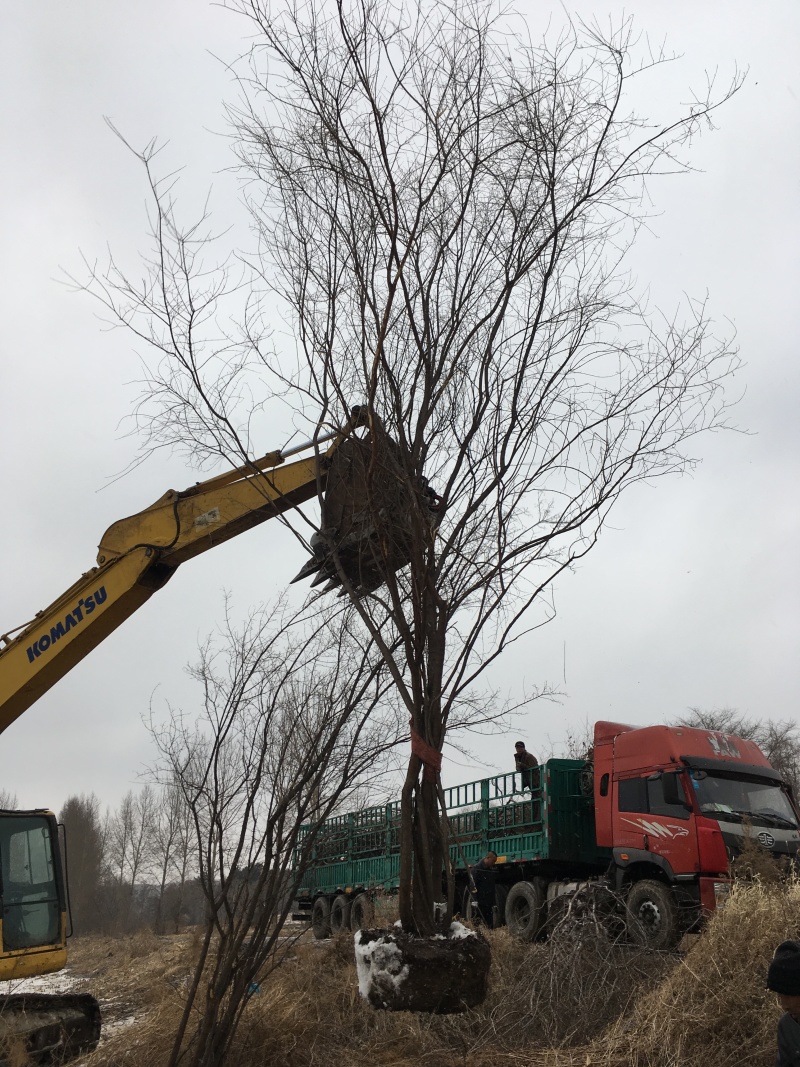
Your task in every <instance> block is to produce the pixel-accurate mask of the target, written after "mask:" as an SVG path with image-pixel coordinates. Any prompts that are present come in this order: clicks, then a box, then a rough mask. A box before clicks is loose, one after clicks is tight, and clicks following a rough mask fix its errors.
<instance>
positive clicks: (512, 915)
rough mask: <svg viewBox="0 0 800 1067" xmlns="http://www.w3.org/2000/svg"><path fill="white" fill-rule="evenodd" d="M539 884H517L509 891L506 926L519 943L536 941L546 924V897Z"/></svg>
mask: <svg viewBox="0 0 800 1067" xmlns="http://www.w3.org/2000/svg"><path fill="white" fill-rule="evenodd" d="M537 882H538V880H537ZM537 882H515V883H514V884H513V885H512V886H511V888H510V889H509V891H508V898H507V899H506V926H508V932H509V933H510V934H511V936H512V937H515V938H516V939H517V940H518V941H534V940H535V939H536V935H537V934H538V933H539V931H540V930H541V928H542V923H543V922H544V911H545V895H544V893H543V891H542V887H541V885H539V884H537Z"/></svg>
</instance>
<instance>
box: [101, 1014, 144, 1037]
mask: <svg viewBox="0 0 800 1067" xmlns="http://www.w3.org/2000/svg"><path fill="white" fill-rule="evenodd" d="M135 1022H136V1016H135V1015H126V1016H125V1017H124V1018H122V1019H112V1020H111V1021H110V1022H105V1021H104V1022H103V1026H102V1028H101V1031H100V1040H101V1041H104V1040H105V1039H106V1038H107V1037H111V1035H112V1034H113V1033H116V1032H117V1031H119V1030H127V1029H128V1027H130V1026H133V1024H134V1023H135Z"/></svg>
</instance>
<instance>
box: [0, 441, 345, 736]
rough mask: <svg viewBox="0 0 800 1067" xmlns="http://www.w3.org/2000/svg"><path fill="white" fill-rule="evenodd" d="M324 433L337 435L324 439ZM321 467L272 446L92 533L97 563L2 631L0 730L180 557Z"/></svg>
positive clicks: (306, 487) (321, 481)
mask: <svg viewBox="0 0 800 1067" xmlns="http://www.w3.org/2000/svg"><path fill="white" fill-rule="evenodd" d="M332 436H335V437H337V438H339V437H340V435H339V434H336V435H329V437H328V438H325V439H324V440H329V439H330V437H332ZM333 447H334V448H335V445H334V446H333ZM331 450H332V449H331ZM326 466H327V459H326V457H325V456H324V455H323V456H322V457H319V458H317V456H315V455H312V456H311V457H310V458H306V459H301V460H297V461H295V462H293V463H285V462H284V456H283V454H281V453H280V452H272V453H269V454H268V455H266V456H264V457H263V458H262V459H260V460H257V461H255V462H254V463H252V464H249V465H247V466H246V467H241V468H239V469H237V470H234V471H231V472H230V473H227V474H223V475H219V476H218V477H215V478H210V479H208V480H207V481H205V482H198V483H197V485H194V486H192V487H191V488H190V489H187V490H185V491H183V492H176V491H174V490H170V491H169V492H167V493H165V494H164V496H162V497H161V498H160V499H159V500H157V501H156V502H155V503H154V504H152V505H151V506H150V507H148V508H145V509H144V511H140V512H138V513H137V514H135V515H131V516H129V517H128V518H126V519H121V520H120V521H118V522H115V523H114V524H113V525H112V526H110V527H109V529H108V530H107V531H106V532H105V534H104V535H103V537H102V539H101V541H100V548H99V552H98V555H97V566H96V567H93V568H92V569H91V570H90V571H87V572H86V573H85V574H83V575H81V577H80V578H79V579H78V581H77V582H75V584H74V585H72V586H71V587H70V588H69V589H68V590H67V591H66V592H65V593H63V594H62V595H61V596H60V597H58V599H57V600H55V601H53V603H52V604H51V605H50V606H49V607H47V608H45V609H44V610H43V611H40V612H38V613H37V615H36V617H35V618H34V619H33V620H32V621H31V622H30V623H28V624H26V625H25V626H24V628H22V629H21V630H20V632H18V633H17V635H16V636H15V637H14V638H13V639H11V638H10V637H9V636H8V635H5V636H4V638H3V639H4V640H5V641H6V647H5V648H3V649H2V650H0V732H1V731H3V730H5V729H6V727H8V726H9V725H10V724H11V723H12V722H14V720H15V719H16V718H18V717H19V716H20V715H21V714H22V713H23V712H24V711H25V710H26V709H27V708H29V707H30V706H31V704H33V703H34V702H35V701H36V700H38V699H39V697H41V696H42V695H43V694H44V693H46V692H47V690H48V689H49V688H50V687H51V686H52V685H54V684H55V683H56V682H57V681H58V680H59V679H60V678H63V676H64V675H65V674H66V673H67V672H68V671H69V670H71V669H72V667H74V666H75V664H76V663H79V662H80V660H82V659H83V658H84V656H86V655H88V653H89V652H91V651H92V649H94V648H96V647H97V645H99V644H100V642H101V641H103V640H104V639H105V638H106V637H108V635H109V634H110V633H111V632H112V631H113V630H115V629H116V628H117V627H118V626H119V625H120V624H121V623H122V622H124V621H125V619H127V618H128V617H129V616H130V615H132V614H133V613H134V612H135V611H136V610H137V608H140V607H141V606H142V604H144V602H145V601H146V600H148V599H149V598H150V597H151V596H152V595H153V593H154V592H156V590H157V589H160V588H161V587H162V586H163V585H164V584H165V583H166V582H167V581H168V580H169V579H170V578H171V577H172V575H173V574H174V573H175V570H176V568H177V567H178V566H179V565H180V564H181V563H183V562H185V561H186V560H187V559H191V558H192V557H193V556H197V555H200V553H201V552H206V551H207V550H208V549H210V548H213V547H214V546H215V545H218V544H221V543H222V542H223V541H227V540H229V539H230V538H231V537H236V536H237V535H238V534H240V533H243V532H244V531H245V530H249V529H251V528H252V527H254V526H257V525H258V524H259V523H262V522H265V521H266V520H267V519H270V518H273V517H274V516H276V515H280V514H282V513H283V512H285V511H288V510H289V509H290V508H294V507H296V506H297V505H298V504H302V503H304V502H306V501H308V500H310V499H312V498H313V497H314V496H316V495H317V493H318V491H319V490H320V489H321V488H323V487H324V485H325V472H326Z"/></svg>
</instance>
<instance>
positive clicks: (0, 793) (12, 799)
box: [0, 789, 17, 811]
mask: <svg viewBox="0 0 800 1067" xmlns="http://www.w3.org/2000/svg"><path fill="white" fill-rule="evenodd" d="M16 806H17V795H16V793H10V792H9V791H8V790H7V789H0V808H4V809H5V810H6V811H13V810H14V808H16Z"/></svg>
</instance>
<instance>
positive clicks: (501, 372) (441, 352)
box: [88, 0, 738, 934]
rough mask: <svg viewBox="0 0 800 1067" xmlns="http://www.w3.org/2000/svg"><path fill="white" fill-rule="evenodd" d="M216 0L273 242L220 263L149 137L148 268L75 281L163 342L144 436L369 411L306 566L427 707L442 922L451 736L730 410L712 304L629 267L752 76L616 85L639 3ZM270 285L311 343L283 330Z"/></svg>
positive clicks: (428, 788) (419, 798)
mask: <svg viewBox="0 0 800 1067" xmlns="http://www.w3.org/2000/svg"><path fill="white" fill-rule="evenodd" d="M230 6H232V7H233V8H234V9H235V10H237V11H239V12H241V13H243V14H245V15H246V16H247V17H248V18H249V19H250V20H251V22H252V25H253V28H254V29H255V31H256V37H255V38H254V40H253V46H252V49H251V51H250V52H249V54H248V57H247V61H248V62H249V66H246V67H245V69H244V70H243V73H242V77H241V86H242V90H243V99H242V102H241V103H240V104H239V105H238V106H236V107H233V108H231V109H230V117H231V122H232V124H233V127H234V131H235V135H236V145H237V149H238V154H239V160H240V163H241V166H242V171H243V175H244V178H245V181H246V183H247V184H246V186H245V188H246V197H247V204H248V206H249V208H250V211H251V215H252V219H253V222H254V225H255V228H256V231H257V234H258V236H259V238H260V246H259V248H258V250H257V252H256V254H255V255H253V256H251V257H249V259H248V257H246V256H242V257H240V259H239V262H241V263H243V264H244V266H243V267H242V270H243V271H244V272H245V276H244V277H241V276H234V275H233V274H232V273H231V272H230V270H229V268H228V267H225V266H223V267H222V268H220V270H218V271H216V272H212V271H210V270H209V267H208V264H207V262H206V261H205V258H204V257H206V256H207V254H208V251H209V246H208V242H209V240H210V233H209V230H208V227H207V225H205V222H204V221H201V222H198V224H197V225H195V226H192V227H188V228H187V227H182V226H181V224H180V223H179V221H178V219H177V216H176V213H175V207H174V203H173V194H172V188H173V186H172V183H171V182H170V181H166V182H161V181H159V179H158V178H157V177H156V175H155V174H154V171H153V157H154V154H155V146H154V145H150V146H148V148H147V149H146V150H145V151H144V152H143V153H141V155H140V158H141V159H142V161H143V163H144V164H145V166H146V168H147V172H148V176H149V180H150V184H151V190H152V193H153V202H154V211H153V221H154V226H153V238H154V255H153V257H152V260H151V262H150V269H149V271H148V272H147V273H146V275H145V280H144V281H143V282H138V281H136V280H134V279H133V276H132V275H129V274H126V273H125V272H124V271H123V270H122V269H121V268H120V267H119V266H118V265H117V264H116V263H115V262H113V261H112V262H111V263H110V264H109V267H108V268H107V270H105V271H100V270H97V269H95V268H92V269H91V275H92V276H91V281H90V282H89V286H88V287H89V289H90V291H92V292H93V293H94V295H96V296H97V297H99V298H100V299H101V300H102V301H103V302H104V303H105V304H106V306H107V307H108V308H109V309H110V310H111V312H112V315H113V316H114V317H115V318H116V320H117V321H118V322H121V323H124V324H125V325H127V326H129V327H130V328H132V329H133V330H134V331H135V332H136V333H137V334H138V335H139V336H140V337H142V338H144V339H145V340H146V341H147V342H148V343H149V344H151V345H153V346H154V349H155V351H156V352H157V353H158V356H159V358H158V359H157V360H156V361H154V362H153V363H152V364H151V365H150V368H149V372H148V383H147V385H146V387H145V392H144V394H143V397H142V401H141V404H140V407H139V409H138V416H139V419H140V426H141V428H142V430H143V432H144V434H145V446H144V447H145V449H155V448H158V447H161V446H164V445H168V446H175V445H179V446H183V447H185V448H186V449H187V450H190V451H191V453H192V455H193V456H194V457H195V458H198V459H207V460H211V459H214V458H219V457H220V456H223V457H225V458H226V459H228V460H229V461H231V462H236V463H241V462H243V461H245V462H246V461H247V459H248V457H250V454H251V448H250V438H249V433H250V428H251V425H252V422H251V420H252V418H253V417H254V412H256V411H257V410H258V406H259V402H260V400H261V398H262V396H263V394H261V393H259V392H258V390H259V389H265V390H266V394H267V395H268V396H269V395H271V396H277V397H279V398H280V401H281V402H283V403H288V404H289V405H291V407H292V409H293V410H294V412H295V415H296V422H297V424H298V425H299V424H301V423H303V422H304V421H305V422H306V424H307V425H308V424H310V425H311V429H312V431H316V430H317V429H320V428H322V427H330V426H341V425H343V424H344V423H345V422H346V420H347V417H348V415H349V413H350V407H351V405H352V404H353V402H354V401H356V402H358V403H359V404H360V406H361V408H360V415H361V421H362V422H364V423H365V424H366V429H365V430H358V429H354V430H353V432H352V435H351V440H350V441H349V442H348V445H349V447H348V448H347V449H344V448H343V449H340V452H339V453H338V454H337V456H338V458H337V459H335V460H334V466H333V467H332V469H331V470H330V471H329V473H328V491H329V497H328V498H325V499H324V500H322V523H321V529H320V531H319V535H318V536H317V537H316V538H315V541H314V545H313V547H314V556H313V558H312V561H311V562H310V564H309V567H308V570H310V571H315V572H316V573H317V577H321V578H325V579H328V581H329V584H330V585H333V586H341V587H342V588H343V589H344V590H345V592H346V593H347V595H348V596H349V597H350V599H351V602H352V604H353V606H354V609H355V611H356V612H357V613H358V615H359V617H360V619H361V623H362V625H363V626H364V628H365V630H366V632H367V633H368V634H369V635H370V637H371V639H372V640H373V641H374V642H375V644H376V645H377V647H378V648H379V649H380V650H381V653H382V655H383V657H384V660H385V663H386V665H387V668H388V670H389V671H390V673H391V676H392V678H393V681H394V684H395V686H396V689H397V692H398V694H399V695H400V698H401V699H402V702H403V704H404V706H405V708H406V710H407V712H408V716H409V718H410V721H411V737H412V753H411V758H410V761H409V765H408V771H407V775H406V779H405V784H404V787H403V793H402V805H403V816H402V819H403V821H402V836H401V890H400V914H401V918H402V922H403V925H404V927H405V928H406V929H407V930H416V931H418V932H419V933H422V934H429V933H432V932H434V931H435V930H437V929H443V928H444V929H446V928H447V926H448V924H449V921H450V918H451V914H452V910H453V877H452V870H451V866H450V862H449V851H448V830H447V823H446V819H445V818H444V814H443V804H442V784H441V772H440V764H441V752H442V746H443V744H444V741H445V735H446V731H447V730H448V729H452V727H453V725H454V722H455V720H456V719H457V718H458V717H459V715H460V714H461V709H462V708H463V707H464V706H465V705H469V704H470V702H472V705H473V706H475V705H476V704H479V703H480V702H481V700H482V699H483V697H482V694H481V693H480V691H479V690H478V688H477V683H478V680H479V678H480V676H481V675H482V673H483V672H484V671H485V670H486V669H487V667H489V665H490V664H492V663H494V662H495V661H496V660H497V658H498V657H499V656H500V655H501V654H502V653H503V651H504V649H506V648H507V647H508V646H509V644H510V643H511V642H513V641H515V640H518V639H519V638H520V637H521V636H522V635H523V634H525V633H527V632H529V631H530V630H531V629H532V628H534V627H535V626H537V625H540V624H542V623H543V622H546V621H547V619H548V618H549V617H550V615H551V610H550V609H549V607H548V603H549V600H548V597H547V596H546V595H544V594H546V593H548V591H549V589H550V587H551V586H552V584H553V582H554V581H555V580H556V578H557V577H558V575H560V574H561V573H562V572H563V571H564V570H566V569H568V568H570V567H571V566H572V564H574V563H575V562H576V561H577V560H579V559H581V558H582V557H583V556H584V555H585V554H586V553H587V552H589V551H590V550H591V548H592V547H593V545H594V544H595V543H596V541H597V538H598V535H599V533H600V531H601V530H602V528H603V525H604V523H605V521H606V519H607V517H608V515H609V512H610V510H611V508H612V507H613V506H614V504H615V503H616V501H617V500H618V499H619V497H620V495H621V493H622V492H623V490H624V489H625V488H626V487H629V486H631V485H633V484H635V483H637V482H640V481H643V480H645V479H652V478H655V477H657V476H661V475H667V474H672V473H679V472H682V471H684V470H685V469H686V468H687V467H689V466H690V465H691V463H692V459H691V454H690V452H689V449H690V447H691V446H692V444H693V441H694V438H695V437H696V436H697V435H698V434H699V433H701V432H702V431H705V430H709V429H712V428H715V427H720V426H722V425H724V424H725V421H726V405H725V400H724V396H723V392H722V385H723V383H724V381H725V380H726V378H727V377H728V376H729V374H730V373H731V372H732V371H733V369H735V365H736V358H735V354H734V353H733V352H732V350H731V348H730V346H729V344H728V342H727V341H726V340H725V339H722V340H718V339H716V338H715V336H714V334H713V329H712V325H711V323H710V321H709V318H708V314H707V311H706V308H705V306H704V305H703V304H702V303H701V304H697V303H694V302H690V303H689V304H688V306H687V307H686V308H685V309H684V310H683V311H676V312H674V313H672V314H668V315H662V314H651V313H650V312H649V311H648V309H647V308H646V307H645V306H643V304H642V303H641V301H640V300H639V299H638V298H637V296H636V294H635V293H634V291H633V289H632V285H631V282H630V279H629V278H628V276H627V275H626V274H625V273H624V258H625V254H626V252H627V250H628V248H629V247H630V244H631V242H632V241H633V239H634V238H635V236H636V233H637V229H638V227H639V225H640V224H641V223H642V221H643V219H644V218H645V216H646V209H645V207H644V203H645V199H646V195H647V182H648V179H650V178H652V177H654V176H657V175H662V174H664V173H675V172H681V171H685V170H687V169H688V168H689V163H688V161H687V156H686V154H685V150H686V149H687V148H688V147H689V145H690V143H691V140H692V138H693V137H694V136H695V134H696V133H698V131H700V129H701V128H702V127H703V125H704V124H707V125H709V124H710V117H711V115H712V114H713V112H714V110H715V108H716V107H718V106H719V104H720V103H721V102H723V101H724V100H725V99H727V98H728V97H729V96H730V94H731V93H732V92H734V91H735V90H736V88H737V87H738V80H737V79H734V81H733V83H732V84H731V85H730V86H729V87H727V88H726V89H724V90H723V91H722V92H721V93H719V94H718V95H716V96H715V95H714V92H713V87H712V86H709V87H708V90H707V92H704V93H703V94H701V95H700V96H698V97H696V98H692V100H691V101H690V103H689V104H687V105H685V106H683V107H682V108H679V109H677V110H676V113H675V115H674V118H673V119H672V120H671V121H668V122H666V123H664V124H659V125H655V126H654V125H648V124H647V123H646V122H645V121H644V119H642V118H641V117H639V116H638V115H637V114H636V113H635V110H634V109H633V106H632V103H631V95H632V94H633V93H634V92H635V89H636V85H637V84H638V82H639V80H640V79H643V78H645V77H646V76H648V75H649V74H654V73H657V71H658V68H659V66H660V65H661V64H662V63H663V62H665V61H666V57H665V56H663V55H655V56H653V55H651V54H646V55H644V56H643V57H641V58H638V53H637V49H636V44H635V41H634V39H633V37H632V29H631V25H630V23H629V22H628V21H626V22H624V23H623V24H622V25H620V26H619V27H618V28H616V29H611V30H609V32H607V33H603V32H601V31H600V30H599V29H598V28H596V27H587V26H575V25H571V24H570V25H568V26H567V27H566V29H565V30H564V32H563V33H561V35H560V36H558V37H557V38H556V39H555V40H553V41H552V42H548V41H545V42H544V43H542V44H531V43H530V42H528V41H525V40H522V39H520V38H519V37H515V36H514V34H513V32H512V29H513V27H511V26H510V25H509V24H508V23H505V22H503V21H500V22H493V21H492V18H491V16H490V15H489V13H488V11H489V9H488V8H487V6H486V5H485V4H482V3H479V2H470V0H467V2H464V3H462V2H457V3H455V4H454V5H448V6H444V5H433V4H430V3H427V2H423V0H416V2H415V0H410V2H409V3H407V4H390V3H388V0H367V2H366V3H363V4H352V5H351V4H346V3H338V4H335V5H333V4H331V5H327V6H326V5H324V4H323V5H308V6H305V5H296V4H292V3H287V4H285V5H280V6H279V8H278V9H277V10H276V12H275V13H273V8H272V6H271V5H268V4H267V3H265V2H262V0H239V2H232V3H231V5H230ZM248 271H249V274H248V273H247V272H248ZM243 287H244V290H245V291H246V294H247V299H246V301H245V303H244V306H242V307H240V311H239V314H238V316H237V315H235V316H234V318H233V320H232V321H231V324H230V326H228V327H226V328H223V327H222V326H221V325H220V316H222V315H223V313H224V301H225V300H226V299H232V300H236V298H237V295H238V294H241V292H242V289H243ZM276 300H278V301H279V302H280V304H281V307H282V309H283V310H285V311H286V314H287V316H288V318H289V320H290V322H291V324H292V328H293V331H294V337H295V341H296V345H295V349H294V351H286V350H285V349H282V350H281V351H279V352H278V353H275V352H274V351H272V350H271V349H270V346H269V344H268V342H267V340H266V338H267V337H268V335H269V332H270V326H271V323H272V322H273V321H274V310H273V309H274V304H275V301H276ZM221 334H224V340H223V341H222V342H220V340H219V338H220V335H221ZM243 398H246V399H244V400H243ZM337 464H338V468H337ZM340 476H341V477H340ZM332 482H333V483H335V485H340V486H342V487H344V488H342V489H341V491H339V495H338V498H337V491H335V490H334V489H333V488H332V485H331V483H332ZM348 487H349V488H348ZM354 487H355V490H354ZM320 496H321V499H322V494H320ZM287 521H288V522H289V523H290V524H291V525H292V526H293V528H294V530H295V532H296V533H297V534H298V535H302V536H304V537H305V536H307V534H308V529H309V524H310V518H308V517H304V516H302V515H301V514H299V513H296V514H295V515H294V518H292V516H291V515H290V516H289V517H288V518H287ZM537 608H538V610H535V609H537ZM443 870H444V871H445V872H446V876H447V877H446V883H447V892H446V894H444V893H443V889H442V871H443ZM443 896H446V898H447V906H446V908H444V909H441V908H439V909H436V908H435V907H434V904H436V903H437V902H440V901H441V900H442V898H443ZM435 914H437V915H438V916H439V918H438V920H437V919H435V918H434V915H435Z"/></svg>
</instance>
